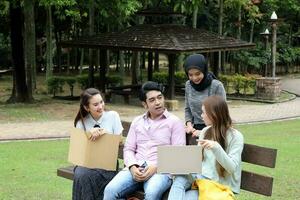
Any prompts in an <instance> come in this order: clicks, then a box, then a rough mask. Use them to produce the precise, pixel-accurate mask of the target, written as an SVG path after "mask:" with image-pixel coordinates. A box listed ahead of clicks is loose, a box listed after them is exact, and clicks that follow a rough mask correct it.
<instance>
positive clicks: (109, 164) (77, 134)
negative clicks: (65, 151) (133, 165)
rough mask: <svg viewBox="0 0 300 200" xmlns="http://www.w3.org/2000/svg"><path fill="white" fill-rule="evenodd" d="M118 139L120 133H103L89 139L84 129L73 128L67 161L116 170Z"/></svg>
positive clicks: (119, 138) (89, 166) (84, 165)
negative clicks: (93, 139) (94, 138)
mask: <svg viewBox="0 0 300 200" xmlns="http://www.w3.org/2000/svg"><path fill="white" fill-rule="evenodd" d="M120 140H121V136H120V135H112V134H104V135H102V136H100V137H99V138H98V139H97V140H96V141H91V140H89V139H88V137H87V135H86V133H85V131H83V130H82V129H77V128H73V129H71V130H70V146H69V156H68V161H69V162H70V163H72V164H74V165H79V166H83V167H88V168H99V169H106V170H116V166H117V159H118V151H119V143H120Z"/></svg>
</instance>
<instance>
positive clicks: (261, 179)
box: [241, 170, 273, 196]
mask: <svg viewBox="0 0 300 200" xmlns="http://www.w3.org/2000/svg"><path fill="white" fill-rule="evenodd" d="M241 189H243V190H247V191H250V192H254V193H257V194H262V195H265V196H271V195H272V189H273V178H272V177H269V176H263V175H260V174H256V173H252V172H248V171H244V170H242V180H241Z"/></svg>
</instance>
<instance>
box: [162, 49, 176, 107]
mask: <svg viewBox="0 0 300 200" xmlns="http://www.w3.org/2000/svg"><path fill="white" fill-rule="evenodd" d="M175 59H176V55H175V54H168V61H169V77H168V91H167V100H166V101H165V102H166V107H167V108H168V110H170V111H172V110H177V109H178V101H177V100H175V99H174V98H175Z"/></svg>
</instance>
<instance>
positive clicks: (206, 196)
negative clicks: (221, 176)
mask: <svg viewBox="0 0 300 200" xmlns="http://www.w3.org/2000/svg"><path fill="white" fill-rule="evenodd" d="M192 189H198V191H199V199H198V200H234V199H235V198H234V194H233V192H232V191H231V189H230V188H229V187H227V186H225V185H222V184H220V183H217V182H215V181H212V180H208V179H197V180H195V181H194V182H193V185H192Z"/></svg>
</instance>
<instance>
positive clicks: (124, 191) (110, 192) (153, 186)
mask: <svg viewBox="0 0 300 200" xmlns="http://www.w3.org/2000/svg"><path fill="white" fill-rule="evenodd" d="M171 184H172V180H171V178H170V177H169V176H167V175H163V174H154V175H153V176H152V177H151V178H150V179H148V180H147V181H145V182H137V181H135V180H134V179H133V177H132V175H131V173H130V171H129V170H122V171H120V172H119V173H118V174H117V175H116V176H115V177H114V178H113V179H112V180H111V181H110V182H109V183H108V185H107V186H106V187H105V190H104V198H103V200H114V199H124V198H126V195H128V194H131V193H133V192H135V191H136V190H139V189H144V192H145V200H159V199H161V198H162V195H163V193H164V192H165V191H166V190H167V189H169V187H170V186H171Z"/></svg>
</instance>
